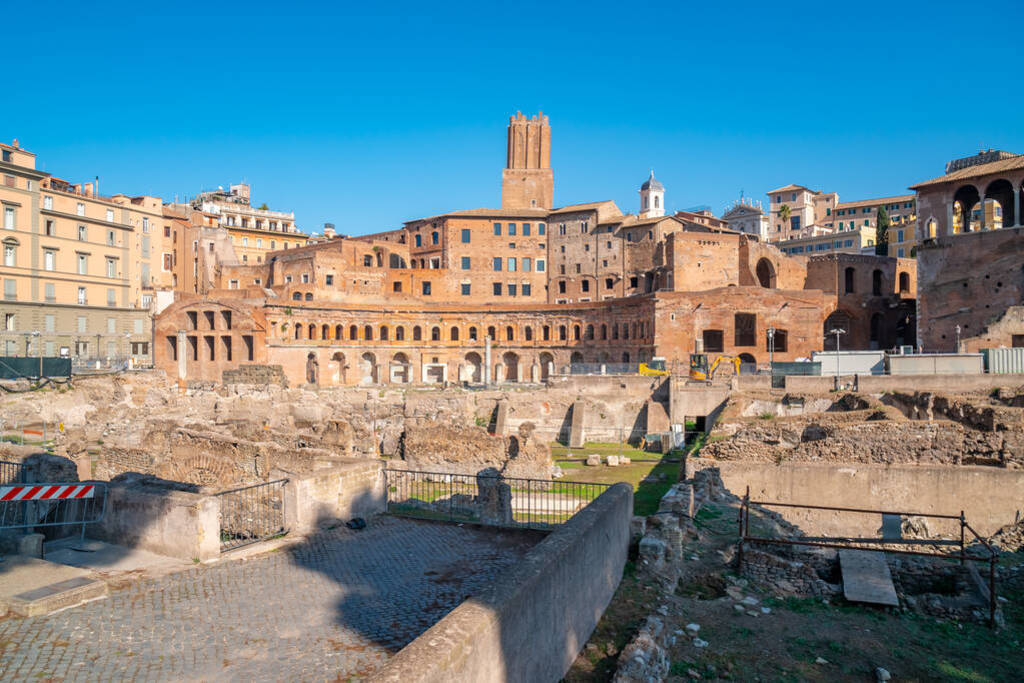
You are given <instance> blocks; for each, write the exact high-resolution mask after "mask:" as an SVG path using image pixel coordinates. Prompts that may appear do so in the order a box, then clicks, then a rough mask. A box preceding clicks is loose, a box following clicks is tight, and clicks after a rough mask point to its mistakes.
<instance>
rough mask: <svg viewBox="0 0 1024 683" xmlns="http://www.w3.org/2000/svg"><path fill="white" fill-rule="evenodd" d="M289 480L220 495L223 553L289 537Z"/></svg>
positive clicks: (217, 494)
mask: <svg viewBox="0 0 1024 683" xmlns="http://www.w3.org/2000/svg"><path fill="white" fill-rule="evenodd" d="M287 482H288V480H287V479H278V480H276V481H268V482H266V483H262V484H253V485H252V486H243V487H241V488H237V489H230V490H227V491H220V492H219V493H216V494H214V495H216V496H217V497H218V498H219V499H220V550H221V552H225V551H228V550H234V549H235V548H241V547H242V546H246V545H249V544H251V543H258V542H259V541H265V540H267V539H269V538H274V537H275V536H283V535H284V534H286V533H288V529H287V528H286V527H285V520H284V485H285V484H286V483H287Z"/></svg>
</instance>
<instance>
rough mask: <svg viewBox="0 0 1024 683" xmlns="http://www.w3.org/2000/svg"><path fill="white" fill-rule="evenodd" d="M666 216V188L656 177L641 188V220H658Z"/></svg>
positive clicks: (652, 175)
mask: <svg viewBox="0 0 1024 683" xmlns="http://www.w3.org/2000/svg"><path fill="white" fill-rule="evenodd" d="M664 215H665V186H664V185H662V184H661V183H660V182H658V180H657V179H656V178H655V177H654V171H653V170H652V171H651V177H650V178H648V179H647V180H645V181H644V184H643V185H641V186H640V218H658V217H661V216H664Z"/></svg>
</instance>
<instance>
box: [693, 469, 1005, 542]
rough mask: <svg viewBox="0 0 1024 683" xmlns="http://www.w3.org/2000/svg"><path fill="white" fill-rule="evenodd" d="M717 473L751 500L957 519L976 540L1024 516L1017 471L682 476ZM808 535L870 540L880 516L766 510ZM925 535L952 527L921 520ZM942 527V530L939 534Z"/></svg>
mask: <svg viewBox="0 0 1024 683" xmlns="http://www.w3.org/2000/svg"><path fill="white" fill-rule="evenodd" d="M706 467H717V468H719V470H720V471H721V473H722V481H723V482H724V483H725V486H726V488H728V489H729V490H730V491H731V492H732V493H734V494H736V495H738V496H742V495H743V492H744V491H745V490H746V488H747V486H748V485H749V486H750V496H751V498H752V499H754V500H768V501H775V502H786V503H800V504H809V505H829V506H834V507H854V508H874V509H880V510H893V511H898V512H917V513H933V514H949V515H958V514H960V511H961V510H963V511H964V513H965V515H966V517H967V522H968V524H970V525H971V526H972V527H973V528H974V529H975V531H977V532H978V533H979V534H982V535H984V536H987V535H990V534H992V533H994V532H995V531H996V530H997V529H998V528H999V527H1001V526H1003V525H1005V524H1009V523H1012V522H1013V521H1014V519H1015V518H1016V514H1017V512H1018V511H1021V510H1024V471H1020V470H1006V469H1002V468H998V467H980V466H960V467H942V466H925V465H893V466H881V465H864V464H855V465H842V466H837V465H836V464H834V463H785V464H782V465H776V464H775V463H766V462H740V461H725V460H712V459H709V458H691V459H689V460H688V461H687V463H686V469H687V476H688V477H689V476H692V473H693V472H695V471H697V470H700V469H704V468H706ZM771 509H774V510H775V511H777V512H779V513H781V514H782V516H783V517H785V518H786V519H787V520H788V521H790V522H793V523H794V524H797V525H798V526H799V527H800V528H801V529H802V530H803V531H804V532H806V533H810V534H825V535H842V534H858V535H864V536H876V535H877V533H878V529H879V528H880V527H881V525H882V520H881V515H868V514H855V513H839V512H826V511H813V510H811V511H803V510H795V509H787V508H771ZM928 525H929V527H930V529H931V530H932V531H936V530H938V531H944V532H947V533H952V532H953V531H955V532H956V533H957V534H959V525H958V524H956V523H941V522H939V520H928ZM943 525H944V526H943Z"/></svg>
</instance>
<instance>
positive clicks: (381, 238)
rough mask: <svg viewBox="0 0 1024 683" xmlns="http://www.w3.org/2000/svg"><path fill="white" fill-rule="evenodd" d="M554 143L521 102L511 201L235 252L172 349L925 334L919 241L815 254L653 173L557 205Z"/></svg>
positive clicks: (212, 366) (748, 348)
mask: <svg viewBox="0 0 1024 683" xmlns="http://www.w3.org/2000/svg"><path fill="white" fill-rule="evenodd" d="M549 145H550V129H549V127H548V124H547V118H546V117H540V118H537V117H535V118H532V119H529V120H527V119H526V118H525V117H522V116H521V115H517V116H516V117H515V118H513V120H512V122H511V123H510V126H509V166H510V168H507V169H505V173H504V174H503V185H502V192H503V200H502V204H503V206H502V208H500V209H470V210H463V211H453V212H449V213H446V214H442V215H437V216H431V217H427V218H421V219H416V220H412V221H408V222H406V223H405V224H404V225H403V227H402V228H401V229H398V230H391V231H387V232H382V233H377V234H374V235H367V236H364V237H358V238H338V239H331V240H327V241H323V242H318V243H316V244H310V245H308V246H305V247H301V248H296V249H288V250H287V251H278V252H274V253H271V254H268V255H267V258H266V259H265V261H264V262H263V263H261V264H251V263H250V264H248V265H222V266H220V267H219V269H218V271H217V274H216V281H217V285H218V287H217V288H215V289H213V290H211V291H210V292H209V293H208V295H207V296H196V295H193V296H186V295H183V296H181V298H180V299H179V301H178V302H176V303H175V305H174V306H171V307H170V308H168V309H167V310H166V311H164V312H163V313H162V314H161V315H160V316H158V317H157V319H156V321H155V332H154V338H155V342H154V344H155V346H154V348H155V352H156V357H157V365H158V366H159V367H162V368H164V369H165V370H167V371H168V372H169V373H170V374H171V375H172V376H175V377H178V378H180V379H183V380H188V379H202V380H212V381H218V380H221V379H222V377H223V373H224V371H226V370H234V369H236V368H238V367H240V366H243V365H245V364H247V363H268V364H272V365H281V366H282V367H283V369H284V372H285V375H286V377H287V378H288V380H289V381H290V382H292V383H313V384H322V385H334V384H341V385H359V384H379V383H403V384H404V383H440V382H445V381H466V382H499V383H500V382H537V381H542V380H544V379H545V378H546V377H547V376H548V375H549V374H551V373H552V372H556V373H563V372H570V371H574V370H580V369H584V368H586V367H587V366H590V367H600V366H601V365H604V366H606V368H608V369H610V370H616V371H626V372H635V371H636V363H638V362H642V361H646V360H649V359H651V358H653V357H656V356H662V357H665V358H666V359H667V360H668V361H669V362H670V363H671V362H675V363H679V364H680V366H679V367H685V364H686V363H687V361H688V357H689V354H690V353H691V352H693V351H694V348H695V346H696V345H698V344H700V345H703V348H704V349H705V350H706V351H708V352H709V353H712V354H725V355H734V356H738V357H740V358H741V359H742V360H743V361H745V362H746V363H748V364H752V365H760V366H764V365H766V363H767V362H768V359H769V344H768V334H767V331H768V328H770V327H771V328H774V329H775V337H774V339H775V341H774V346H773V349H774V357H775V359H776V360H795V359H797V358H801V357H808V356H810V354H811V352H812V351H814V350H818V349H821V348H823V346H825V345H826V338H825V332H826V331H827V330H828V329H831V327H830V326H835V325H838V324H842V325H844V326H845V328H846V330H847V337H846V338H845V339H844V340H843V342H842V343H843V348H885V347H891V346H894V345H896V344H897V343H911V344H912V343H914V339H913V331H914V327H915V326H914V322H913V315H912V311H913V300H912V299H913V293H914V276H913V272H914V268H913V261H907V260H904V259H894V258H885V257H874V256H859V255H838V256H830V257H822V258H811V259H808V258H807V257H803V256H793V255H788V254H784V253H782V252H781V251H779V250H778V249H777V248H776V247H774V246H772V245H769V244H765V243H762V242H760V241H758V239H757V237H756V236H752V235H746V234H743V233H740V232H736V231H732V230H729V229H728V228H727V227H725V223H724V222H723V221H720V220H718V219H715V218H714V217H712V216H707V215H705V214H702V213H687V212H677V213H676V214H674V215H668V216H666V215H662V214H663V211H664V193H665V188H664V187H663V186H662V185H661V184H660V183H658V182H657V181H656V180H655V179H654V177H653V173H652V174H651V177H650V178H649V179H648V181H647V182H646V183H645V184H644V186H645V187H646V189H643V188H642V189H641V207H640V208H641V210H640V212H639V213H638V214H623V213H622V212H621V211H620V210H619V208H618V207H617V206H616V205H615V203H614V202H611V201H600V202H593V203H588V204H576V205H571V206H565V207H562V208H551V197H552V195H551V191H552V185H551V183H550V179H551V175H550V173H551V169H550V164H549V159H550V157H549V154H550V149H549ZM521 165H525V168H519V166H521ZM513 169H514V170H515V171H516V173H518V172H519V171H523V170H533V171H538V172H539V171H544V173H537V174H525V175H513V174H511V173H510V171H511V170H513ZM545 177H546V178H547V179H548V180H547V181H544V180H543V179H544V178H545ZM531 178H532V179H533V180H537V181H538V183H539V184H535V183H533V180H531ZM544 182H547V185H545V184H544ZM537 188H540V190H538V189H537ZM538 192H539V194H538ZM545 192H546V193H547V194H546V195H545V194H544V193H545ZM655 199H656V200H657V201H655ZM644 202H646V204H644Z"/></svg>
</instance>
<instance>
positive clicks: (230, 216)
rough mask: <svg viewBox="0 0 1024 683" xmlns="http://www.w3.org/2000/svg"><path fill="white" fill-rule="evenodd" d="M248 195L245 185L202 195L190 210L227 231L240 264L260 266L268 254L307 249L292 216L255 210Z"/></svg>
mask: <svg viewBox="0 0 1024 683" xmlns="http://www.w3.org/2000/svg"><path fill="white" fill-rule="evenodd" d="M250 193H251V188H250V187H249V185H248V184H246V183H238V184H235V185H230V186H229V187H228V190H226V191H225V190H224V189H223V188H217V189H216V190H213V191H208V192H201V193H200V194H199V196H197V197H196V198H195V199H193V200H192V202H191V207H192V208H193V209H195V210H198V211H201V212H202V213H204V214H209V215H210V216H213V217H214V220H215V222H216V224H217V225H219V226H221V227H223V228H225V229H226V230H227V232H228V234H229V235H230V236H231V244H232V245H233V246H234V249H235V253H236V255H237V256H238V260H239V261H240V262H241V263H263V260H264V259H265V258H266V255H267V253H269V252H272V251H277V250H278V249H294V248H297V247H302V246H305V245H306V243H307V242H308V241H309V235H306V234H305V233H303V232H300V231H299V229H298V228H297V227H296V226H295V214H294V213H293V212H291V211H275V210H272V209H269V208H267V205H266V204H261V205H260V206H259V207H255V206H253V205H252V204H251V203H250ZM174 208H175V209H178V207H174ZM179 210H180V209H179Z"/></svg>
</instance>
